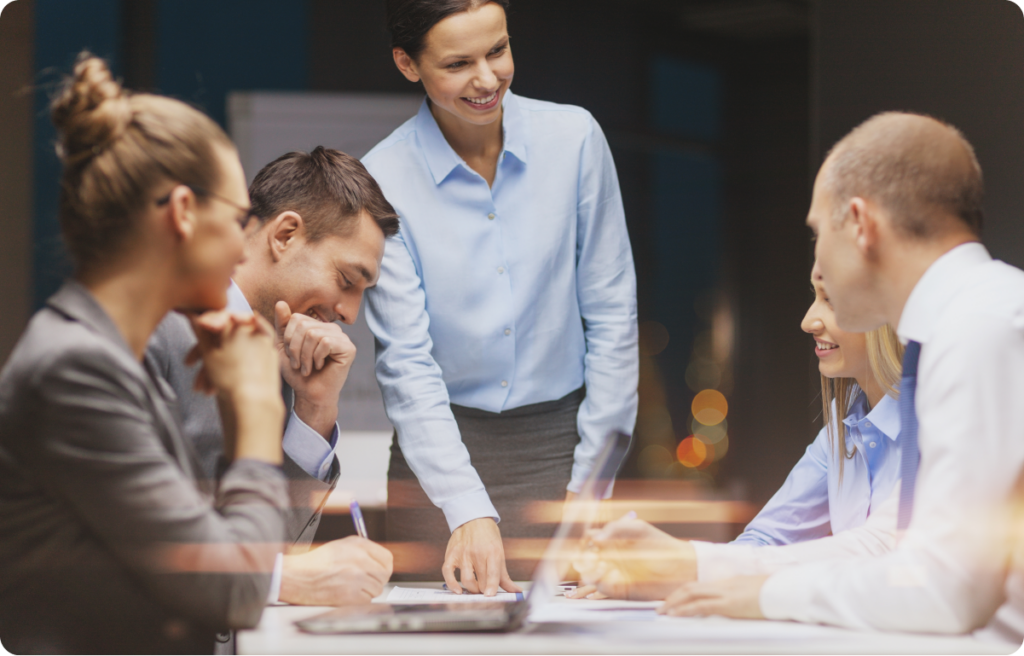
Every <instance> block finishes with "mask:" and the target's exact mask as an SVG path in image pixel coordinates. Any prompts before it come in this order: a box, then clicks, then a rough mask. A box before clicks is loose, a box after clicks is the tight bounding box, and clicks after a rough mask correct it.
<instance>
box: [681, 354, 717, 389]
mask: <svg viewBox="0 0 1024 656" xmlns="http://www.w3.org/2000/svg"><path fill="white" fill-rule="evenodd" d="M721 382H722V370H721V369H720V368H719V366H718V365H717V364H715V363H714V362H712V361H711V360H706V359H704V358H698V357H694V358H693V360H691V361H690V364H689V365H687V367H686V385H687V387H689V388H690V389H691V390H693V391H694V392H699V391H701V390H703V389H708V388H710V387H718V385H719V384H720V383H721Z"/></svg>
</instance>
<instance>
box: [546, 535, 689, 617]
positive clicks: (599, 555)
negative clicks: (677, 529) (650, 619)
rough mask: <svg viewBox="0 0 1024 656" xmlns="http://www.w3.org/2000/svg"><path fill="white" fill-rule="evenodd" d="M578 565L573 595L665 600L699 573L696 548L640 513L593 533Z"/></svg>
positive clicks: (583, 548)
mask: <svg viewBox="0 0 1024 656" xmlns="http://www.w3.org/2000/svg"><path fill="white" fill-rule="evenodd" d="M573 567H574V568H575V569H576V571H578V572H579V573H580V587H579V588H577V589H576V590H575V594H573V595H572V596H571V597H570V598H581V597H586V596H588V595H591V594H593V593H595V592H597V593H599V594H600V595H603V596H608V597H614V598H616V599H637V600H654V599H664V598H665V597H667V596H668V595H669V594H671V592H672V591H673V590H675V589H676V588H678V587H679V586H680V585H681V584H683V583H685V582H688V581H693V580H695V579H696V577H697V557H696V552H695V551H694V549H693V546H692V545H690V543H689V542H687V541H685V540H678V539H676V538H674V537H672V536H671V535H669V534H668V533H665V532H664V531H661V530H659V529H657V528H655V527H654V526H651V525H650V524H648V523H647V522H645V521H643V520H641V519H635V518H623V519H618V520H615V521H613V522H609V523H608V524H606V525H605V526H604V528H601V529H599V530H594V531H591V532H590V533H588V535H587V536H586V537H584V539H583V544H582V546H581V549H580V551H579V552H578V553H577V555H576V557H575V558H574V559H573ZM566 596H570V595H568V594H567V595H566Z"/></svg>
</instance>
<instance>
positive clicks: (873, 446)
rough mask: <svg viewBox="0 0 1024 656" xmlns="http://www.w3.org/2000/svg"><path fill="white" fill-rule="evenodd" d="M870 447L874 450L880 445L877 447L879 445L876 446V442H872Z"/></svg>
mask: <svg viewBox="0 0 1024 656" xmlns="http://www.w3.org/2000/svg"><path fill="white" fill-rule="evenodd" d="M868 446H869V447H871V448H872V449H873V448H875V447H876V446H878V445H877V444H875V443H874V442H870V443H868Z"/></svg>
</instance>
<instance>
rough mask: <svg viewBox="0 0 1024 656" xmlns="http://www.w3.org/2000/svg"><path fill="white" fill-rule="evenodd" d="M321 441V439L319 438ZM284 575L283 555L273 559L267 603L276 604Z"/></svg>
mask: <svg viewBox="0 0 1024 656" xmlns="http://www.w3.org/2000/svg"><path fill="white" fill-rule="evenodd" d="M321 439H322V438H321ZM283 573H284V554H280V553H279V554H277V557H276V558H274V571H273V573H272V574H271V575H270V591H269V592H267V603H268V604H276V603H277V602H278V601H280V597H281V577H282V576H283Z"/></svg>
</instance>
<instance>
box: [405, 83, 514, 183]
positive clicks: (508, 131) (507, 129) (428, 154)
mask: <svg viewBox="0 0 1024 656" xmlns="http://www.w3.org/2000/svg"><path fill="white" fill-rule="evenodd" d="M501 106H502V117H501V126H502V130H504V142H503V147H502V155H503V154H504V153H506V152H509V153H512V155H514V156H515V157H516V159H518V160H519V161H520V162H523V163H524V164H525V163H526V140H527V134H526V132H527V126H526V121H525V119H524V117H523V112H522V109H521V108H520V106H519V99H518V98H516V96H515V95H514V94H513V93H512V91H511V90H510V91H506V92H505V97H504V98H503V99H502V102H501ZM416 134H417V136H418V137H419V140H420V146H421V147H422V150H423V156H424V157H425V158H426V160H427V167H428V168H429V169H430V174H431V176H433V178H434V184H436V185H439V184H441V183H442V182H444V180H445V178H447V177H448V176H449V175H451V172H452V171H454V170H455V167H457V166H459V165H460V164H462V165H463V166H465V162H464V161H463V160H462V158H461V157H459V155H458V153H456V152H455V149H454V148H452V147H451V145H449V143H448V140H447V139H445V138H444V134H442V133H441V128H440V127H438V125H437V121H436V120H435V119H434V115H433V114H431V113H430V102H429V99H427V98H424V99H423V103H422V104H421V105H420V111H419V112H418V113H417V114H416ZM501 159H502V158H501V155H499V158H498V161H499V162H501Z"/></svg>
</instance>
